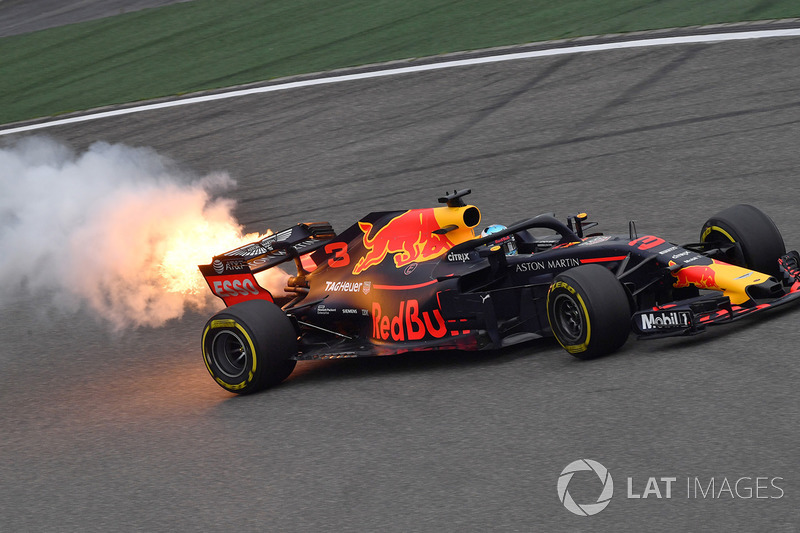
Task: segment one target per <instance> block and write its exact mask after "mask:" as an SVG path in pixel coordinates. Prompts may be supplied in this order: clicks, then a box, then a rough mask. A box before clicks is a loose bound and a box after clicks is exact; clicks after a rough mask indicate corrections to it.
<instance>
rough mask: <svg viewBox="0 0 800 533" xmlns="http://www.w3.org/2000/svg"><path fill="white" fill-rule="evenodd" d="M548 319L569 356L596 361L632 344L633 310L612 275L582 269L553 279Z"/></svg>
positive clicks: (594, 268) (595, 268) (602, 269)
mask: <svg viewBox="0 0 800 533" xmlns="http://www.w3.org/2000/svg"><path fill="white" fill-rule="evenodd" d="M547 319H548V321H549V322H550V328H551V329H552V330H553V335H554V336H555V338H556V340H557V341H558V342H559V344H561V346H562V347H563V348H564V349H565V350H567V352H569V353H570V354H572V355H574V356H575V357H577V358H578V359H593V358H595V357H600V356H602V355H606V354H609V353H612V352H615V351H617V350H618V349H619V348H621V347H622V345H623V344H625V341H626V340H628V333H629V332H630V330H631V307H630V303H629V300H628V294H627V292H626V290H625V288H624V287H623V286H622V284H621V283H620V282H619V280H617V278H616V276H614V274H612V273H611V271H609V270H608V269H607V268H605V267H602V266H600V265H582V266H579V267H575V268H572V269H570V270H567V271H566V272H563V273H561V274H559V275H557V276H556V277H555V278H554V279H553V283H552V284H551V285H550V290H549V292H548V293H547Z"/></svg>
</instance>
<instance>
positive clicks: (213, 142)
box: [0, 39, 800, 532]
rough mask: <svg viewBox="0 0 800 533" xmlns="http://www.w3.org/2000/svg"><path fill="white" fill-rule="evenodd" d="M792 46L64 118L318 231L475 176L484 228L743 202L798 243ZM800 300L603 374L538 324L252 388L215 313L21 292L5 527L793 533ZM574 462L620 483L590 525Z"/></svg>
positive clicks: (81, 136)
mask: <svg viewBox="0 0 800 533" xmlns="http://www.w3.org/2000/svg"><path fill="white" fill-rule="evenodd" d="M798 50H800V40H798V39H772V40H762V41H747V42H731V43H725V44H714V45H688V46H673V47H664V48H657V49H649V50H627V51H617V52H604V53H597V54H582V55H575V56H569V57H559V58H549V59H537V60H528V61H519V62H507V63H503V64H494V65H491V64H490V65H483V66H479V67H465V68H460V69H450V70H447V71H440V72H434V73H423V74H412V75H408V76H402V77H394V78H391V79H379V80H368V81H358V82H352V83H347V84H339V85H333V86H327V87H316V88H307V89H299V90H294V91H291V92H283V93H273V94H269V95H262V96H253V97H245V98H241V99H237V100H228V101H224V102H218V103H215V104H203V105H196V106H186V107H182V108H174V109H172V110H169V111H158V112H153V113H141V114H137V115H132V116H125V117H119V118H114V119H108V120H102V121H96V122H87V123H83V124H80V125H73V126H63V127H59V128H54V129H52V130H49V134H50V135H52V136H54V137H56V138H59V139H62V140H64V141H66V142H69V143H71V144H72V145H73V146H75V147H76V148H78V149H80V148H83V147H86V146H88V145H89V144H90V143H92V142H94V141H98V140H103V141H109V142H123V143H126V144H130V145H134V146H151V147H154V148H155V149H156V150H158V151H159V152H160V153H163V154H167V155H169V156H171V157H173V158H174V159H176V160H177V161H180V162H181V163H182V164H184V165H185V166H186V167H187V168H190V169H192V170H194V171H195V172H197V173H199V174H202V173H206V172H209V171H213V170H226V171H228V172H229V173H230V174H231V175H232V176H233V177H235V178H236V179H237V181H238V188H237V189H236V190H235V191H233V192H232V193H231V194H232V195H233V196H234V197H235V198H237V199H238V200H239V205H238V207H237V216H238V217H239V219H240V220H241V221H242V222H243V223H244V224H245V225H246V229H248V230H250V231H254V230H263V229H264V228H266V227H271V228H273V229H278V228H282V227H286V226H289V225H291V224H294V223H295V222H297V221H300V220H330V221H331V222H332V223H333V225H334V227H335V228H337V229H338V230H340V231H341V230H343V229H344V228H345V227H346V226H347V225H348V224H350V223H352V222H353V221H354V220H356V219H357V218H358V217H359V216H360V215H362V214H364V213H366V212H368V211H373V210H383V209H397V208H402V207H423V206H430V205H434V204H435V199H436V197H437V196H439V195H441V193H442V192H444V191H445V190H447V189H450V190H452V189H453V188H464V187H471V188H472V189H473V194H472V196H471V197H470V199H471V200H472V201H473V202H474V203H476V204H477V205H479V206H480V207H481V208H482V210H483V216H484V221H485V222H486V223H492V222H499V223H511V222H513V221H515V220H518V219H521V218H523V217H527V216H530V215H533V214H537V213H541V212H555V213H557V214H558V216H559V217H564V216H566V215H569V214H574V213H575V212H577V211H579V210H586V211H588V212H589V213H590V215H591V217H590V218H592V219H595V220H599V221H600V222H601V228H602V230H604V231H607V232H615V231H616V232H626V231H627V221H628V220H629V219H634V220H636V222H637V227H638V228H639V231H640V234H645V233H653V234H656V235H662V236H665V237H668V238H670V240H673V241H675V242H689V241H694V240H697V238H698V234H699V229H700V227H701V225H702V224H703V222H704V221H705V219H706V218H707V217H708V216H710V215H712V214H713V213H715V212H716V211H718V210H721V209H723V208H725V207H727V206H729V205H733V204H736V203H740V202H746V203H752V204H755V205H757V206H759V207H761V208H762V209H763V210H764V211H766V212H767V213H769V214H770V215H771V216H772V217H773V219H774V220H775V222H776V224H777V225H778V227H779V228H781V229H782V231H783V232H784V236H785V240H786V244H787V248H789V249H792V248H795V249H796V248H798V247H800V238H798V236H797V233H796V230H795V228H796V226H797V208H796V206H797V204H798V200H799V199H800V198H799V197H798V196H799V195H798V193H797V189H796V183H797V181H796V177H795V176H796V172H797V169H798V168H800V151H798V150H797V138H798V131H800V129H799V128H800V126H799V125H800V96H799V95H798V91H797V86H798V77H797V73H798V72H800V53H798ZM11 140H12V139H8V138H6V139H3V140H1V141H0V142H1V143H8V142H11ZM797 311H798V308H797V307H794V308H793V309H789V310H786V311H785V312H781V313H772V314H771V315H769V316H766V317H763V318H757V319H754V320H750V321H747V322H741V323H739V325H737V326H735V327H726V328H717V329H716V330H713V331H711V332H709V333H707V334H704V335H701V336H698V337H695V338H691V339H678V340H675V339H670V340H661V341H650V342H637V341H635V340H634V339H631V340H629V342H628V344H626V346H625V347H624V348H623V350H622V351H621V352H619V353H618V354H615V355H613V356H610V357H607V358H603V359H600V360H596V361H590V362H583V361H579V360H577V359H574V358H572V357H571V356H569V355H568V354H567V353H566V352H564V351H563V350H562V349H561V348H560V347H559V346H557V345H556V344H555V343H554V342H552V341H550V340H543V341H537V342H533V343H531V344H528V345H524V346H521V347H516V348H513V349H509V350H504V351H501V352H498V353H493V354H485V353H479V354H471V353H466V354H464V353H439V354H435V353H434V354H431V353H420V354H409V355H405V356H399V357H391V358H378V359H362V360H347V361H338V362H324V363H303V364H299V365H298V368H297V370H296V371H295V373H294V374H293V375H292V376H291V377H290V379H289V380H288V381H287V382H286V383H285V384H283V385H282V386H280V387H278V388H275V389H273V390H270V391H267V392H265V393H262V394H258V395H254V396H250V397H242V398H239V397H233V396H231V395H229V394H227V393H225V392H224V391H222V389H220V388H218V387H217V385H216V384H214V383H213V381H212V380H211V379H210V378H209V377H208V375H207V373H206V370H205V369H204V368H203V364H202V361H201V358H200V355H199V347H198V345H199V335H200V330H201V328H202V326H203V323H204V322H205V320H206V318H207V317H206V316H204V315H201V314H190V315H187V316H186V317H184V319H182V320H180V321H177V322H175V323H172V324H170V326H169V327H167V328H161V329H140V330H136V331H128V332H122V333H117V334H112V333H109V332H108V331H107V328H106V327H105V326H104V325H103V324H102V322H99V321H97V320H96V319H94V318H92V317H88V316H83V315H73V316H61V315H58V314H55V313H53V312H51V311H50V310H49V309H48V304H47V301H46V300H25V299H20V301H17V302H4V303H3V305H2V307H0V339H2V345H3V349H2V367H3V376H2V388H0V398H2V406H3V409H2V412H0V422H1V423H2V427H3V437H2V439H3V441H2V442H3V446H2V455H3V461H2V463H0V464H1V465H2V466H0V476H2V479H3V481H4V483H3V485H2V488H0V506H2V516H3V517H4V522H3V523H4V527H10V528H11V529H10V530H16V531H23V530H30V531H34V530H35V531H65V530H72V531H76V530H81V531H104V530H147V531H167V530H169V531H172V530H208V531H214V530H231V529H237V530H240V531H637V532H638V531H645V530H647V531H687V530H692V531H780V532H788V531H797V530H798V524H800V511H799V510H798V509H800V505H798V498H799V497H800V468H798V465H797V459H798V452H800V447H799V446H798V442H800V429H798V428H799V427H800V425H799V424H798V423H799V422H800V408H799V407H798V400H797V386H796V384H797V376H798V369H800V363H798V355H799V354H798V349H797V344H798V340H799V339H800V337H799V336H798V328H797V321H798V316H799V315H798V314H797ZM580 458H590V459H594V460H596V461H599V462H601V463H602V464H604V465H605V466H606V467H608V469H609V471H610V472H611V474H612V476H613V479H614V497H613V499H612V500H611V503H610V504H609V506H608V507H607V508H606V509H605V510H604V511H602V512H601V513H600V514H598V515H596V516H593V517H578V516H574V515H572V514H570V513H569V512H568V511H566V510H565V509H564V507H563V506H562V505H561V503H560V502H559V499H558V496H557V491H556V483H557V480H558V477H559V474H560V473H561V470H562V469H563V468H564V467H565V466H566V465H567V464H569V463H570V462H572V461H574V460H576V459H580ZM649 477H655V478H661V477H674V478H676V481H675V482H674V484H673V486H672V498H670V499H666V498H661V499H659V498H656V497H655V495H654V494H653V493H651V494H650V497H649V498H638V499H635V498H628V497H627V493H628V487H627V480H628V478H631V489H632V492H633V493H637V494H642V493H643V492H644V491H645V488H646V484H647V481H648V478H649ZM712 478H713V479H714V480H715V492H717V493H718V492H719V490H720V488H721V486H722V485H723V483H724V481H723V480H727V482H728V483H729V484H730V488H731V489H733V485H734V483H735V482H736V481H737V480H739V479H741V478H749V479H746V480H744V481H742V482H740V485H739V488H740V493H742V495H746V494H747V491H746V490H742V489H744V488H745V487H746V486H749V487H751V488H753V493H752V494H753V496H755V488H756V484H758V485H760V486H762V487H764V486H765V485H766V486H767V488H762V489H760V490H759V495H760V496H762V497H761V498H755V497H752V498H749V499H747V498H739V497H731V495H730V494H729V493H728V492H722V494H721V497H719V498H712V497H710V496H707V497H705V498H704V497H702V496H701V495H700V494H697V496H698V497H694V496H695V493H694V492H693V491H694V490H695V489H694V487H695V486H694V481H695V479H697V480H698V481H699V482H700V483H702V488H703V490H707V489H706V487H707V485H708V483H709V482H710V480H711V479H712ZM756 478H767V481H764V480H763V479H762V480H757V479H756ZM775 478H781V479H778V480H776V479H775ZM687 480H689V487H688V488H687ZM770 482H772V483H775V484H777V486H778V487H780V492H779V490H778V489H776V488H774V487H772V486H771V485H770ZM659 484H660V491H661V494H662V496H663V495H665V482H661V481H659ZM569 488H570V493H571V494H572V496H573V497H574V498H575V500H576V501H579V502H581V503H588V502H591V501H594V499H596V497H597V495H598V494H599V491H600V484H599V482H598V481H597V479H596V478H592V477H591V475H590V474H589V473H586V472H582V473H578V474H576V476H575V478H574V479H573V482H572V483H571V484H570V487H569ZM764 496H766V497H764ZM777 496H782V497H780V498H778V497H777Z"/></svg>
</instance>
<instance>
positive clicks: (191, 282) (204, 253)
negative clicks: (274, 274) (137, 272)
mask: <svg viewBox="0 0 800 533" xmlns="http://www.w3.org/2000/svg"><path fill="white" fill-rule="evenodd" d="M267 235H272V231H270V230H267V233H264V234H263V235H262V234H259V233H247V234H245V235H242V234H241V232H240V231H239V228H237V227H234V226H230V225H228V224H225V223H212V222H209V221H203V222H201V223H200V224H198V225H196V226H193V227H191V228H185V229H178V230H177V231H175V232H174V234H173V235H171V236H170V238H169V240H168V241H167V242H166V248H167V251H166V252H165V253H164V257H163V260H162V261H161V264H159V265H158V271H159V274H160V276H161V278H162V280H163V282H164V285H163V287H164V289H165V290H166V291H167V292H174V293H180V294H185V295H190V294H199V293H201V292H204V291H207V290H208V286H207V285H206V282H205V280H204V279H203V276H202V274H200V271H199V270H198V269H197V265H201V264H207V263H209V262H210V261H211V258H212V257H213V256H214V255H217V254H220V253H223V252H227V251H228V250H233V249H234V248H238V247H239V246H243V245H245V244H249V243H251V242H254V241H258V240H261V239H263V238H264V237H266V236H267Z"/></svg>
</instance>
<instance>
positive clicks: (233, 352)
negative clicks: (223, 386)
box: [211, 330, 247, 378]
mask: <svg viewBox="0 0 800 533" xmlns="http://www.w3.org/2000/svg"><path fill="white" fill-rule="evenodd" d="M211 359H212V361H213V363H214V366H216V367H217V369H218V370H219V371H220V372H221V373H222V374H224V375H225V376H227V377H230V378H236V377H239V376H241V375H242V374H244V372H245V368H246V364H247V348H246V347H245V343H244V341H243V340H242V338H241V337H239V335H237V334H236V332H234V331H230V330H223V331H220V332H219V333H217V334H216V335H215V336H214V339H213V340H212V341H211Z"/></svg>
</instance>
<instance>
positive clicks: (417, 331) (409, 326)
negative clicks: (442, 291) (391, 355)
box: [372, 300, 447, 342]
mask: <svg viewBox="0 0 800 533" xmlns="http://www.w3.org/2000/svg"><path fill="white" fill-rule="evenodd" d="M446 334H447V326H446V325H445V322H444V319H443V318H442V314H441V313H440V312H439V310H438V309H434V310H433V311H420V310H419V302H418V301H417V300H408V301H404V302H400V309H399V310H398V312H397V314H396V315H391V316H390V315H384V314H383V309H382V308H381V304H379V303H378V302H373V304H372V337H373V338H374V339H378V340H383V341H388V340H390V339H391V340H393V341H395V342H401V341H405V340H409V341H417V340H420V339H422V338H424V337H425V336H426V335H430V336H432V337H434V338H437V339H441V338H442V337H444V336H445V335H446Z"/></svg>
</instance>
